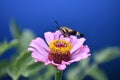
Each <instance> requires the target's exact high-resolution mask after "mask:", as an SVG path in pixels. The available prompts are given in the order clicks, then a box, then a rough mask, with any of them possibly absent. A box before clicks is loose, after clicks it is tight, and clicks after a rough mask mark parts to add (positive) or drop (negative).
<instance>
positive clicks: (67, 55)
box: [28, 31, 90, 70]
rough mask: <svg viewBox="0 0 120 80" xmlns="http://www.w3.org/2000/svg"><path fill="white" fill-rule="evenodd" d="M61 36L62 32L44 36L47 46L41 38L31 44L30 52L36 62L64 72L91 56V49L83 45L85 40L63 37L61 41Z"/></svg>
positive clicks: (49, 33) (47, 33)
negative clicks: (71, 65)
mask: <svg viewBox="0 0 120 80" xmlns="http://www.w3.org/2000/svg"><path fill="white" fill-rule="evenodd" d="M60 34H61V32H60V31H56V32H55V33H52V32H46V33H45V34H44V36H45V40H46V42H47V44H46V42H45V41H44V40H43V39H42V38H40V37H38V38H36V39H34V40H33V41H32V42H31V43H30V47H29V48H28V50H29V51H32V57H33V58H34V60H35V62H43V63H45V65H48V64H52V65H54V66H56V67H57V69H58V70H64V69H65V68H66V65H69V64H71V63H73V62H77V61H80V60H82V59H85V58H87V57H89V56H90V54H89V52H90V49H89V47H88V46H87V45H83V43H84V41H85V38H80V39H78V38H77V37H76V36H70V37H69V38H67V37H63V36H61V37H60V39H59V35H60Z"/></svg>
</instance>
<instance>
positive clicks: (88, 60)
mask: <svg viewBox="0 0 120 80" xmlns="http://www.w3.org/2000/svg"><path fill="white" fill-rule="evenodd" d="M89 62H90V58H86V59H84V60H81V61H80V62H79V66H81V68H82V69H85V68H87V67H88V66H89Z"/></svg>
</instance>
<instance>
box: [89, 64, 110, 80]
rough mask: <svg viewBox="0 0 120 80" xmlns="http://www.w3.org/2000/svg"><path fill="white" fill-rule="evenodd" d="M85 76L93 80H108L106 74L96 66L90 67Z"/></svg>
mask: <svg viewBox="0 0 120 80" xmlns="http://www.w3.org/2000/svg"><path fill="white" fill-rule="evenodd" d="M87 74H88V75H89V76H91V77H92V78H94V80H108V79H107V76H106V74H105V73H104V71H103V70H101V69H100V68H99V67H98V66H97V65H92V67H91V68H89V70H88V71H87Z"/></svg>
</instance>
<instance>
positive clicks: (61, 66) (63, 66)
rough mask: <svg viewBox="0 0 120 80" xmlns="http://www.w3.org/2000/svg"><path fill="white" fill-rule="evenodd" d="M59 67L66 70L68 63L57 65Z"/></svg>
mask: <svg viewBox="0 0 120 80" xmlns="http://www.w3.org/2000/svg"><path fill="white" fill-rule="evenodd" d="M57 69H58V70H65V69H66V65H65V64H62V65H58V66H57Z"/></svg>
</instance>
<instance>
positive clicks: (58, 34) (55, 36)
mask: <svg viewBox="0 0 120 80" xmlns="http://www.w3.org/2000/svg"><path fill="white" fill-rule="evenodd" d="M61 34H62V33H61V32H60V31H59V30H57V31H56V32H55V33H54V38H55V40H56V39H59V37H60V35H61Z"/></svg>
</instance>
